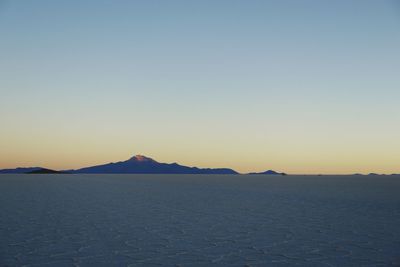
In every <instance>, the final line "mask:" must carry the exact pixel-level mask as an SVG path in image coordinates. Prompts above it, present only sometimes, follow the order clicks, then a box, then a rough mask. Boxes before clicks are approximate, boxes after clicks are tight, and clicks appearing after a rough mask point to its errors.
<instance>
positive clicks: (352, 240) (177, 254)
mask: <svg viewBox="0 0 400 267" xmlns="http://www.w3.org/2000/svg"><path fill="white" fill-rule="evenodd" d="M399 192H400V176H375V177H369V176H363V177H359V176H322V177H313V176H277V177H275V176H259V175H257V176H245V175H0V266H400V227H399V226H400V193H399Z"/></svg>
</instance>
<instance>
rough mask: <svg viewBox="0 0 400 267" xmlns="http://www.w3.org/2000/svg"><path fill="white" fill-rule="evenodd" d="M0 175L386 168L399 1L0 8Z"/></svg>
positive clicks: (396, 100) (393, 167) (398, 125)
mask: <svg viewBox="0 0 400 267" xmlns="http://www.w3.org/2000/svg"><path fill="white" fill-rule="evenodd" d="M0 123H1V126H0V127H1V128H0V168H9V167H16V166H43V167H48V168H55V169H69V168H77V167H83V166H88V165H92V164H100V163H106V162H110V161H119V160H125V159H127V158H129V157H130V156H132V155H133V154H144V155H147V156H150V157H153V158H154V159H156V160H158V161H160V162H179V163H181V164H185V165H191V166H199V167H230V168H233V169H235V170H237V171H240V172H248V171H263V170H266V169H275V170H278V171H285V172H288V173H338V174H340V173H352V172H361V173H368V172H380V173H392V172H400V2H399V1H376V0H372V1H369V0H362V1H361V0H360V1H349V0H346V1H324V0H322V1H320V0H315V1H297V0H296V1H295V0H293V1H278V0H277V1H161V0H160V1H147V0H146V1H50V0H49V1H40V0H37V1H5V2H4V1H1V2H0Z"/></svg>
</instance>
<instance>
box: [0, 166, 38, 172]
mask: <svg viewBox="0 0 400 267" xmlns="http://www.w3.org/2000/svg"><path fill="white" fill-rule="evenodd" d="M41 169H44V168H41V167H28V168H15V169H3V170H0V173H28V172H32V171H37V170H41Z"/></svg>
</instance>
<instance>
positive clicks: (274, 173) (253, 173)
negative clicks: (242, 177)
mask: <svg viewBox="0 0 400 267" xmlns="http://www.w3.org/2000/svg"><path fill="white" fill-rule="evenodd" d="M249 174H251V175H286V173H284V172H282V173H280V172H276V171H273V170H268V171H265V172H251V173H249Z"/></svg>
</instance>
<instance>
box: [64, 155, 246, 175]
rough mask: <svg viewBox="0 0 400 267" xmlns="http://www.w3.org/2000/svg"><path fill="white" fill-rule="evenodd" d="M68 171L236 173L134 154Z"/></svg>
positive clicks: (224, 169) (229, 170)
mask: <svg viewBox="0 0 400 267" xmlns="http://www.w3.org/2000/svg"><path fill="white" fill-rule="evenodd" d="M66 172H69V173H154V174H157V173H159V174H238V173H237V172H236V171H234V170H232V169H227V168H217V169H210V168H207V169H201V168H197V167H188V166H183V165H179V164H177V163H160V162H157V161H155V160H153V159H151V158H148V157H145V156H142V155H136V156H133V157H132V158H130V159H128V160H126V161H120V162H115V163H108V164H103V165H97V166H91V167H86V168H82V169H77V170H68V171H66Z"/></svg>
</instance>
